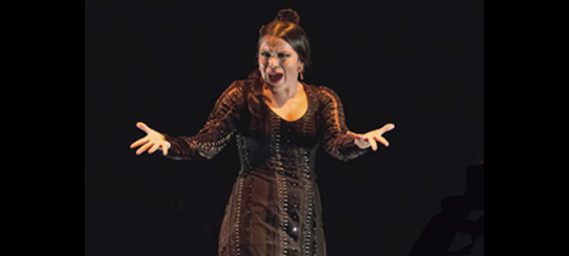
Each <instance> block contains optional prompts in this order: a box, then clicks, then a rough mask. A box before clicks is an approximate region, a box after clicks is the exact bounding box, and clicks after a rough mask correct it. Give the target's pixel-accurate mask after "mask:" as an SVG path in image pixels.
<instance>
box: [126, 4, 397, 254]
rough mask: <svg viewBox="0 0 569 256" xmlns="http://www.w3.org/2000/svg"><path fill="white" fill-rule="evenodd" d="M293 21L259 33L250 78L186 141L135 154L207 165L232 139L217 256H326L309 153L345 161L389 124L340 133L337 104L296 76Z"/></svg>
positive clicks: (152, 134)
mask: <svg viewBox="0 0 569 256" xmlns="http://www.w3.org/2000/svg"><path fill="white" fill-rule="evenodd" d="M299 21H300V18H299V16H298V14H297V13H296V12H295V11H293V10H291V9H285V10H281V11H279V13H278V15H277V17H276V18H275V20H274V21H272V22H270V23H269V24H267V25H265V26H263V27H262V28H261V30H260V37H259V41H258V70H255V71H253V72H252V74H251V75H250V76H249V78H248V79H247V80H240V81H234V82H233V83H232V84H231V85H230V86H229V87H228V88H227V89H226V90H225V91H224V92H223V93H222V95H221V96H220V97H219V99H218V100H217V102H216V104H215V107H214V109H213V111H212V112H211V113H210V115H209V117H208V119H207V122H206V124H205V125H204V127H203V128H202V129H201V130H200V131H199V132H198V134H196V135H194V136H191V137H172V136H169V135H166V134H162V133H159V132H157V131H155V130H153V129H151V128H149V127H148V126H147V125H145V124H144V123H141V122H139V123H137V127H138V128H140V129H141V130H143V131H144V132H146V133H147V135H146V136H145V137H144V138H142V139H140V140H138V141H136V142H134V143H133V144H132V145H131V148H136V147H140V148H139V149H138V150H137V151H136V153H137V154H142V153H143V152H146V151H148V153H149V154H152V153H154V152H155V151H156V150H162V152H163V154H164V155H165V156H167V157H169V158H172V159H185V160H191V159H211V158H213V157H214V156H215V155H216V154H217V153H218V152H219V151H220V150H221V149H222V148H223V147H224V146H225V145H226V144H227V143H228V141H229V140H230V139H231V138H233V137H235V139H236V141H237V146H238V151H239V155H240V162H241V169H240V171H239V176H238V178H237V180H236V182H235V184H234V187H233V190H232V193H231V196H230V198H229V202H228V203H227V206H226V210H225V216H224V218H223V222H222V227H221V231H220V236H219V247H218V254H219V255H259V256H261V255H262V256H268V255H326V243H325V240H324V230H323V226H322V218H321V203H320V194H319V190H318V187H317V185H316V183H315V174H314V164H315V152H316V149H317V147H318V145H319V144H320V142H322V143H323V144H324V148H325V150H326V151H327V152H328V153H329V154H330V155H331V156H333V157H335V158H337V159H340V160H343V161H347V160H350V159H354V158H356V157H358V156H361V155H362V154H364V153H366V152H368V151H369V149H370V148H371V150H373V151H376V150H377V147H378V146H377V142H379V143H381V144H383V145H385V146H386V147H387V146H389V143H388V141H387V140H386V139H385V138H383V137H382V135H383V133H385V132H387V131H390V130H392V129H393V128H394V127H395V126H394V125H393V124H386V125H385V126H383V127H382V128H380V129H376V130H372V131H370V132H367V133H364V134H358V133H354V132H350V131H348V128H347V127H346V124H345V120H344V111H343V108H342V103H341V101H340V98H338V96H337V95H336V94H335V93H334V91H332V90H331V89H329V88H327V87H325V86H314V85H309V84H306V83H304V82H302V80H303V72H304V70H305V68H306V67H307V66H308V65H309V63H310V46H309V43H308V39H307V37H306V34H305V32H304V30H303V29H302V28H301V27H300V26H299V25H298V24H299Z"/></svg>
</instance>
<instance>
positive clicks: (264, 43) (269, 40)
mask: <svg viewBox="0 0 569 256" xmlns="http://www.w3.org/2000/svg"><path fill="white" fill-rule="evenodd" d="M259 49H261V50H273V51H283V50H289V51H292V50H293V49H292V47H291V46H290V44H288V43H287V42H286V41H285V40H284V39H282V38H280V37H276V36H264V37H263V38H261V43H260V44H259Z"/></svg>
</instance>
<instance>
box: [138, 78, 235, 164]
mask: <svg viewBox="0 0 569 256" xmlns="http://www.w3.org/2000/svg"><path fill="white" fill-rule="evenodd" d="M242 100H243V90H242V87H241V85H239V84H238V82H234V83H233V84H231V85H230V86H229V87H228V88H227V89H226V90H225V91H224V92H223V93H222V94H221V96H220V97H219V98H218V99H217V101H216V103H215V106H214V108H213V110H212V111H211V113H210V114H209V116H208V119H207V121H206V123H205V125H204V126H203V128H202V129H201V130H200V131H199V132H198V133H197V134H196V135H194V136H191V137H185V136H180V137H173V136H170V135H168V134H161V133H157V134H154V133H151V134H149V135H147V137H149V136H151V137H152V138H154V140H149V141H150V142H154V143H155V144H153V145H147V144H144V143H145V138H147V137H144V138H142V139H140V140H139V141H137V142H135V143H133V145H131V148H132V147H136V146H139V145H143V146H142V147H141V148H140V149H139V150H138V151H137V154H141V153H143V152H145V151H146V150H147V149H150V150H149V151H148V153H153V152H154V151H152V149H154V147H157V149H160V148H161V149H165V151H164V150H163V151H164V154H165V155H166V156H167V157H169V158H172V159H176V160H180V159H183V160H192V159H211V158H213V157H214V156H215V155H217V153H219V152H220V151H221V150H222V149H223V148H224V147H225V146H226V145H227V143H228V142H229V140H230V139H231V137H232V135H233V134H234V132H235V130H236V126H237V123H238V122H239V118H240V107H241V102H242ZM163 141H164V142H165V143H163ZM158 142H162V144H160V145H159V146H155V145H156V143H158Z"/></svg>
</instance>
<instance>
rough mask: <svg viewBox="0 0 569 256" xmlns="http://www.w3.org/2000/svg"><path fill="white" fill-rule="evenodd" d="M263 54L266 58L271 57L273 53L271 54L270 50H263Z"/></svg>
mask: <svg viewBox="0 0 569 256" xmlns="http://www.w3.org/2000/svg"><path fill="white" fill-rule="evenodd" d="M261 56H263V57H265V58H269V57H271V54H269V53H268V52H262V53H261Z"/></svg>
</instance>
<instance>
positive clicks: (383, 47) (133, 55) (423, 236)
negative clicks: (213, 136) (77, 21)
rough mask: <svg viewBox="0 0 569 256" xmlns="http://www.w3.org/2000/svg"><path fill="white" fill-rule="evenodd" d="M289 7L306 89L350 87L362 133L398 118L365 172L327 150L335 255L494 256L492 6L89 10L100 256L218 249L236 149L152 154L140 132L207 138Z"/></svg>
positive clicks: (88, 242) (92, 240)
mask: <svg viewBox="0 0 569 256" xmlns="http://www.w3.org/2000/svg"><path fill="white" fill-rule="evenodd" d="M286 7H290V8H293V9H295V10H296V11H297V12H298V13H299V14H300V16H301V21H300V25H301V26H302V27H303V28H304V29H305V30H306V32H307V34H308V38H309V40H310V43H311V47H312V60H313V64H312V66H310V68H309V69H308V70H307V72H306V73H305V81H306V82H307V83H310V84H316V85H326V86H328V87H330V88H332V89H333V90H334V91H335V92H337V94H338V95H339V96H340V98H341V99H342V102H343V105H344V111H345V114H346V121H347V125H348V127H349V128H350V130H353V131H356V132H365V131H368V130H371V129H375V128H380V127H381V126H382V125H383V124H385V123H388V122H393V123H395V124H396V128H395V130H393V131H391V132H389V133H386V134H385V137H386V138H387V139H388V140H389V142H390V147H389V148H384V147H380V149H379V150H378V151H376V152H371V153H368V154H366V155H364V156H362V157H360V158H357V159H355V160H352V161H349V162H341V161H339V160H336V159H333V158H331V157H330V156H328V155H327V154H326V152H324V151H323V150H322V148H320V149H319V151H318V153H317V155H318V156H317V160H316V172H317V174H318V181H317V182H318V184H319V186H320V191H321V195H322V203H323V219H324V230H325V234H326V241H327V249H328V255H332V256H338V255H339V256H344V255H345V256H357V255H388V256H399V255H432V256H435V255H483V254H484V253H483V250H484V200H483V194H484V192H483V191H484V176H483V175H484V174H483V172H484V166H483V165H481V164H480V163H481V161H482V159H483V156H484V10H483V9H484V3H483V2H482V1H473V0H467V1H451V0H446V1H441V0H435V1H418V0H413V1H343V2H342V3H332V2H330V1H310V2H308V1H298V2H296V1H281V2H280V3H274V2H273V1H226V2H222V1H86V2H85V114H86V118H85V144H86V145H85V255H88V256H95V255H104V256H110V255H172V256H176V255H216V248H217V236H218V232H219V227H220V223H221V220H222V217H223V214H224V207H225V204H226V203H227V199H228V195H229V193H230V191H231V187H232V185H233V182H234V181H235V178H236V175H237V172H238V170H239V160H238V154H237V149H236V146H235V142H234V141H233V142H231V143H230V144H229V145H228V146H227V147H226V148H225V149H224V150H223V151H222V152H221V153H220V154H219V155H217V156H216V157H215V158H214V159H212V160H210V161H173V160H168V159H165V158H164V157H162V155H161V154H160V153H158V154H154V155H142V156H136V155H135V153H134V150H131V149H130V148H129V145H130V144H131V143H132V142H133V141H135V140H136V139H138V138H140V137H142V136H143V135H144V134H143V132H141V131H140V130H138V129H137V128H136V127H135V123H136V122H137V121H144V122H146V123H147V124H148V125H150V126H151V127H153V128H155V129H157V130H159V131H162V132H165V133H168V134H172V135H188V136H189V135H193V134H195V133H196V132H197V131H198V130H199V129H200V128H201V127H202V125H203V124H204V121H205V119H206V118H207V115H208V114H209V112H210V110H211V108H212V107H213V105H214V103H215V100H216V99H217V97H218V96H219V95H220V94H221V92H223V90H224V89H225V88H227V86H228V85H229V84H230V83H231V82H232V81H233V80H238V79H244V78H246V77H247V74H248V73H249V72H250V71H251V70H253V69H255V68H256V57H255V55H256V51H257V49H256V46H257V39H258V31H259V28H260V26H261V25H263V24H265V23H267V22H269V21H270V20H272V19H273V18H274V16H275V14H276V12H277V11H278V10H279V9H281V8H286ZM468 246H471V247H468ZM465 247H466V249H464V251H463V252H462V253H461V252H457V253H456V254H452V252H456V251H460V249H462V248H465Z"/></svg>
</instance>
